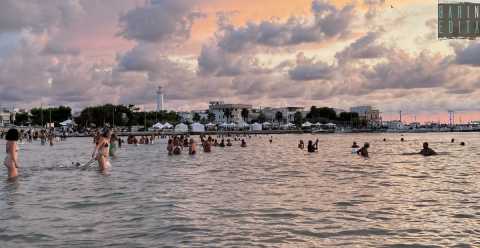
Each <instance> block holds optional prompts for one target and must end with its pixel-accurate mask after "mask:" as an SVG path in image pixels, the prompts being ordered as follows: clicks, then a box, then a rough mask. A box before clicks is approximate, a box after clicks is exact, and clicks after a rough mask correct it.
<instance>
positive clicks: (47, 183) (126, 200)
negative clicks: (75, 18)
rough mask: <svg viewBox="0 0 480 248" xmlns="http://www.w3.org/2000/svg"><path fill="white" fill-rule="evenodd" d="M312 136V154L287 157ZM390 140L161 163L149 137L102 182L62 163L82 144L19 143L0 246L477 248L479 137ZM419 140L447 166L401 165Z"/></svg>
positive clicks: (0, 194)
mask: <svg viewBox="0 0 480 248" xmlns="http://www.w3.org/2000/svg"><path fill="white" fill-rule="evenodd" d="M317 137H318V138H319V139H320V144H319V147H320V149H321V150H320V151H319V152H318V153H315V154H307V153H306V151H302V150H299V149H297V148H296V147H297V143H298V140H300V139H303V140H305V141H307V140H309V139H316V138H317ZM384 137H385V138H387V139H388V140H387V142H383V138H384ZM400 138H401V136H400V134H360V135H327V136H321V135H317V136H314V135H310V134H308V135H282V136H274V138H273V144H269V142H268V138H267V137H266V136H263V137H252V138H251V139H247V142H248V145H249V146H248V147H247V148H240V145H239V143H238V142H235V143H234V147H230V148H219V147H217V148H215V147H214V148H213V152H212V153H211V154H204V153H203V152H200V153H198V154H197V155H195V156H189V155H187V154H183V155H181V156H175V157H174V156H167V154H166V149H165V148H166V144H165V143H166V141H165V140H159V141H157V143H156V144H154V145H140V146H137V147H136V146H129V145H125V146H124V147H123V148H122V149H121V150H120V151H119V153H118V155H119V157H118V158H117V159H114V160H113V161H112V165H113V168H112V170H111V172H110V173H109V174H108V175H102V174H101V173H99V172H98V171H96V169H95V168H96V167H95V168H94V167H92V168H91V169H88V170H80V169H78V168H76V167H75V166H72V162H80V163H85V162H87V161H88V160H89V156H90V154H91V152H92V150H93V146H92V143H91V139H83V138H71V139H69V140H67V141H66V142H61V143H57V144H56V145H55V146H54V147H53V148H51V147H49V146H41V145H40V144H39V143H32V144H25V145H21V150H20V156H21V159H20V161H21V166H22V168H21V170H20V173H21V177H20V178H19V179H18V180H17V181H16V182H7V180H6V168H5V167H3V166H2V167H1V168H2V170H1V174H0V179H1V180H0V247H2V248H5V247H104V246H109V247H480V193H479V190H480V165H479V161H480V134H477V133H471V134H451V133H449V134H406V135H405V136H404V138H405V139H406V141H405V142H403V143H402V142H400ZM451 138H455V139H456V141H457V143H455V144H451V143H450V139H451ZM354 140H355V141H357V142H359V143H363V142H365V141H368V142H370V143H371V149H370V154H371V158H370V159H363V158H360V157H358V156H356V155H352V154H351V149H350V146H351V143H352V142H353V141H354ZM197 141H198V138H197ZM423 141H428V142H429V143H430V146H431V147H432V148H433V149H435V150H437V151H438V152H445V153H448V155H440V156H435V157H429V158H425V157H422V156H418V155H414V156H406V155H402V153H408V152H416V151H419V150H420V148H421V145H422V142H423ZM460 141H465V142H466V144H467V145H466V146H465V147H461V146H460V145H459V144H458V142H460ZM4 144H5V143H4V141H0V148H1V150H0V151H1V152H2V153H0V154H1V155H0V159H1V160H2V162H3V157H4V147H5V146H4Z"/></svg>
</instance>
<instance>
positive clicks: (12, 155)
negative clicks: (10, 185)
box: [3, 128, 20, 179]
mask: <svg viewBox="0 0 480 248" xmlns="http://www.w3.org/2000/svg"><path fill="white" fill-rule="evenodd" d="M19 136H20V133H19V132H18V130H17V129H13V128H12V129H10V130H8V131H7V134H6V136H5V139H6V140H7V144H6V145H5V146H6V152H7V157H5V161H4V162H3V164H4V165H5V166H6V167H7V169H8V179H13V178H16V177H17V176H18V167H19V166H18V144H17V141H18V139H19Z"/></svg>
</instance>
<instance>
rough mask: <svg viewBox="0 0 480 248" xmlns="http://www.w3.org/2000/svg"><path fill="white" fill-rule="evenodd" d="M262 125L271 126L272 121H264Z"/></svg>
mask: <svg viewBox="0 0 480 248" xmlns="http://www.w3.org/2000/svg"><path fill="white" fill-rule="evenodd" d="M262 125H264V126H271V125H272V123H270V122H267V121H266V122H264V123H262Z"/></svg>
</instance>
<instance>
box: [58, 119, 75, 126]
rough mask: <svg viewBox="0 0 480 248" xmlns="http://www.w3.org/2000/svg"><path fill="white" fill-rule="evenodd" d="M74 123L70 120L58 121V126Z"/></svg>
mask: <svg viewBox="0 0 480 248" xmlns="http://www.w3.org/2000/svg"><path fill="white" fill-rule="evenodd" d="M74 124H75V123H73V121H72V120H66V121H64V122H60V126H70V125H74Z"/></svg>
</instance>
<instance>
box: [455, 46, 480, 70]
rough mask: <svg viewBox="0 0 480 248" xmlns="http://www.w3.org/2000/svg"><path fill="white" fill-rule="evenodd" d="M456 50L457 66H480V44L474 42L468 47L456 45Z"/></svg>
mask: <svg viewBox="0 0 480 248" xmlns="http://www.w3.org/2000/svg"><path fill="white" fill-rule="evenodd" d="M454 50H455V54H456V63H457V64H459V65H471V66H480V43H478V42H472V43H469V44H468V45H467V46H459V45H454Z"/></svg>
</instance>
